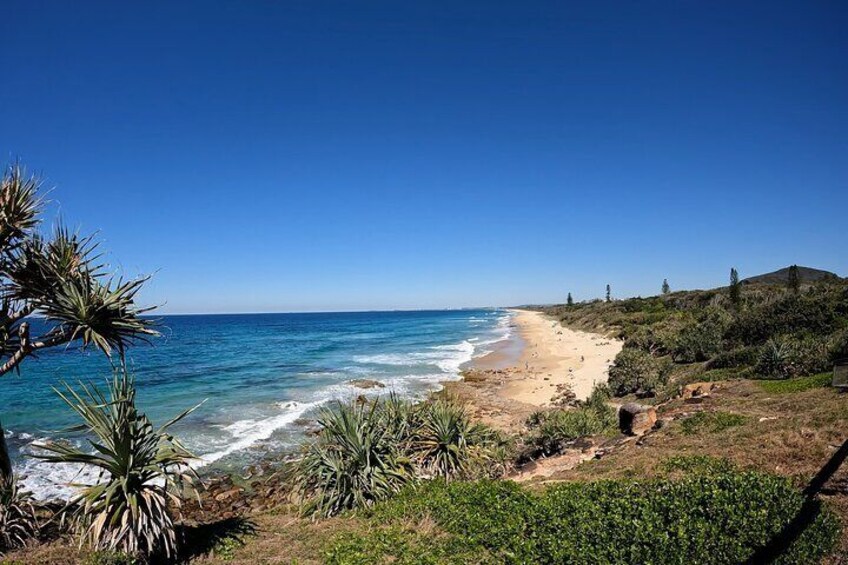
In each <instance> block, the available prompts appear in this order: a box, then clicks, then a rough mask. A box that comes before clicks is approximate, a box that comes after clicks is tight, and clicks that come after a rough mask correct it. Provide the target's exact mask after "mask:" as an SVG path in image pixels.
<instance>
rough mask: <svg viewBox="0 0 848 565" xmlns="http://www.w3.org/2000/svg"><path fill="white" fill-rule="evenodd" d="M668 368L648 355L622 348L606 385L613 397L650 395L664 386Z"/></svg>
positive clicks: (640, 351)
mask: <svg viewBox="0 0 848 565" xmlns="http://www.w3.org/2000/svg"><path fill="white" fill-rule="evenodd" d="M667 377H668V366H667V364H664V363H663V362H662V361H660V360H658V359H656V358H655V357H654V356H653V355H651V354H650V353H646V352H644V351H642V350H639V349H632V348H624V349H622V350H621V351H620V352H619V354H618V355H616V357H615V362H614V363H613V364H612V366H611V367H610V369H609V381H608V385H609V387H610V389H611V390H612V393H613V394H614V395H615V396H624V395H626V394H631V393H639V394H651V393H653V392H654V391H655V390H656V389H657V388H659V387H660V386H662V385H664V384H665V383H666V381H667Z"/></svg>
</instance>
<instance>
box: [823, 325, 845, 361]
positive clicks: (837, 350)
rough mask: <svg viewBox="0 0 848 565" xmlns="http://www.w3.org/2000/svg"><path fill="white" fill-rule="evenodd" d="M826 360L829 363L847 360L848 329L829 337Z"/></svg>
mask: <svg viewBox="0 0 848 565" xmlns="http://www.w3.org/2000/svg"><path fill="white" fill-rule="evenodd" d="M828 358H829V359H828V360H829V361H830V363H835V362H836V361H839V360H841V359H848V329H843V330H840V331H838V332H836V333H834V334H833V335H832V336H831V337H830V341H829V344H828Z"/></svg>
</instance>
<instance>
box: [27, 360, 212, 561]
mask: <svg viewBox="0 0 848 565" xmlns="http://www.w3.org/2000/svg"><path fill="white" fill-rule="evenodd" d="M65 388H66V391H65V392H64V393H63V392H60V391H58V390H57V391H56V392H57V393H58V394H59V396H60V397H61V398H62V400H63V401H64V402H65V403H66V404H67V405H68V406H69V407H70V408H71V409H72V410H73V411H74V412H76V413H77V415H78V416H79V417H80V418H81V419H82V421H83V424H82V425H81V426H78V427H76V428H74V429H75V430H80V431H85V432H87V433H89V434H90V435H91V436H92V437H93V438H95V439H91V440H89V441H90V443H91V447H92V448H94V453H90V452H88V451H84V450H82V449H79V448H78V447H76V446H73V445H70V444H65V443H59V442H50V443H46V444H41V445H39V446H38V447H39V448H41V449H43V450H45V451H46V452H48V453H49V455H43V454H42V455H37V457H38V458H39V459H42V460H44V461H47V462H50V463H78V464H82V465H91V466H94V467H96V468H97V469H98V470H99V471H100V481H99V482H98V483H97V484H95V485H92V486H88V487H85V488H84V489H83V492H82V494H81V495H80V496H79V497H77V498H76V499H74V500H73V501H72V502H71V503H70V504H69V505H68V507H67V508H68V509H69V511H70V513H71V518H72V520H73V523H74V524H75V525H76V527H77V529H78V530H79V531H80V532H82V536H81V540H80V543H81V544H82V543H86V542H87V543H88V544H89V545H91V546H92V547H93V548H94V549H95V550H102V551H106V552H117V553H124V554H127V555H129V556H139V557H142V558H144V557H147V556H150V555H155V554H159V553H164V555H165V556H166V557H167V558H173V557H174V556H175V554H176V549H177V537H176V531H175V527H174V521H173V518H172V516H171V511H170V508H169V504H174V505H176V506H179V505H180V498H179V494H180V493H181V492H183V490H184V488H185V487H190V486H191V485H192V479H193V475H194V473H193V471H191V469H190V467H189V466H188V461H189V460H190V459H192V458H193V455H191V454H190V453H189V452H188V451H186V450H185V448H183V446H182V445H181V444H180V442H179V441H178V440H177V439H175V438H174V437H173V436H172V435H170V434H169V433H168V428H169V427H170V426H172V425H173V424H175V423H176V422H178V421H180V420H181V419H183V418H184V417H185V416H187V415H188V414H189V413H191V412H192V411H193V410H194V408H192V409H191V410H187V411H185V412H183V413H182V414H180V415H179V416H177V417H176V418H174V419H173V420H171V421H170V422H168V423H166V424H165V425H164V426H162V427H160V428H158V429H156V428H154V427H153V424H152V423H151V422H150V420H149V419H148V418H147V416H146V415H144V414H143V413H141V412H139V411H138V409H137V408H136V405H135V393H136V390H135V385H134V383H133V379H132V377H131V376H130V375H129V374H128V373H127V372H126V371H125V370H120V371H116V373H115V375H114V376H113V378H112V380H111V382H110V383H109V387H108V393H109V394H108V397H107V396H106V395H105V394H103V393H102V392H101V391H100V390H98V389H97V387H94V386H86V385H81V388H82V392H81V393H78V392H76V391H75V390H74V389H73V388H71V387H70V386H68V385H65ZM195 408H196V407H195Z"/></svg>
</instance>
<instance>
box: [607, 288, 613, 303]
mask: <svg viewBox="0 0 848 565" xmlns="http://www.w3.org/2000/svg"><path fill="white" fill-rule="evenodd" d="M607 302H612V291H611V289H610V285H607Z"/></svg>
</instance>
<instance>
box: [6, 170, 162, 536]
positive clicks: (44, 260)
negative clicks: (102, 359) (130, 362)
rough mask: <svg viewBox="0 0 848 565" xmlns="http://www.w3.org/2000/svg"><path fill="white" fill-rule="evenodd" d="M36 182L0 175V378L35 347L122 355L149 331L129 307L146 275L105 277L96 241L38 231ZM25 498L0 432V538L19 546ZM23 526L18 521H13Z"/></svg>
mask: <svg viewBox="0 0 848 565" xmlns="http://www.w3.org/2000/svg"><path fill="white" fill-rule="evenodd" d="M40 193H41V181H40V180H39V179H38V178H37V177H36V176H33V175H28V174H27V173H26V171H25V169H24V168H23V167H22V166H21V165H19V164H14V165H11V166H9V167H8V168H7V169H6V170H5V172H4V173H3V175H2V178H0V376H2V375H5V374H7V373H9V372H11V371H15V370H17V369H18V368H19V366H20V364H21V363H22V362H23V361H24V359H26V358H27V357H30V356H33V355H35V354H36V353H38V351H40V350H43V349H46V348H50V347H55V346H59V345H64V344H69V343H71V342H80V343H81V344H82V346H83V347H85V346H88V345H94V346H95V347H97V348H99V349H100V350H101V351H103V352H104V353H105V354H106V355H112V353H113V352H114V351H117V352H118V353H119V355H120V356H121V357H123V353H124V349H125V348H126V346H127V345H129V344H131V343H133V342H134V341H137V340H145V339H146V338H148V337H150V336H153V335H156V332H155V330H154V329H153V328H152V322H151V321H150V320H149V319H145V318H143V317H142V315H143V314H144V313H145V312H147V311H148V310H149V309H145V308H140V307H138V306H137V305H136V304H135V298H136V294H137V293H138V291H139V289H140V288H141V286H142V285H143V284H144V282H145V281H146V280H147V279H146V278H144V277H143V278H139V279H134V280H130V281H123V280H121V279H116V278H114V277H112V276H110V275H109V274H108V273H107V272H106V270H105V265H104V264H103V263H101V258H102V256H101V255H100V254H99V253H98V251H97V242H96V241H94V239H93V238H92V237H90V236H89V237H83V236H80V235H78V234H76V233H74V232H71V231H70V230H68V229H67V228H65V227H63V226H61V225H60V226H58V227H56V228H55V229H54V230H53V233H52V234H51V235H50V236H49V237H47V236H45V235H43V234H41V233H39V231H38V228H39V225H40V222H41V215H42V213H43V212H44V204H45V201H44V199H43V198H42V196H41V195H40ZM31 314H39V315H40V316H41V318H42V323H40V324H38V327H40V328H43V330H42V331H40V332H39V333H38V334H37V335H32V333H31V331H30V324H29V322H27V320H26V318H27V316H30V315H31ZM28 501H29V499H28V495H26V494H25V493H23V492H22V491H21V490H20V489H19V488H18V485H17V483H16V482H15V477H14V475H13V474H12V469H11V462H10V460H9V453H8V450H7V448H6V444H5V441H4V438H3V436H2V434H0V540H4V541H3V543H4V544H6V545H9V544H11V543H13V542H14V543H23V540H24V539H25V538H26V537H29V536H31V535H32V534H33V533H34V527H30V526H31V524H33V523H34V520H29V519H27V514H26V513H27V512H29V513H30V515H31V507H30V506H29V502H28ZM24 519H25V522H26V524H25V525H24V526H21V525H20V524H22V522H21V520H24Z"/></svg>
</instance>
